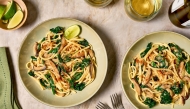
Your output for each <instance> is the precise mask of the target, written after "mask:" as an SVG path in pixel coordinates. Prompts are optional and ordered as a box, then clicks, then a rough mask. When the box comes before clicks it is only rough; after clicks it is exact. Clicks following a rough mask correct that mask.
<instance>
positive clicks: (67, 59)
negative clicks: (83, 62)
mask: <svg viewBox="0 0 190 109" xmlns="http://www.w3.org/2000/svg"><path fill="white" fill-rule="evenodd" d="M70 61H71V57H69V56H68V55H67V56H65V57H64V59H63V62H70Z"/></svg>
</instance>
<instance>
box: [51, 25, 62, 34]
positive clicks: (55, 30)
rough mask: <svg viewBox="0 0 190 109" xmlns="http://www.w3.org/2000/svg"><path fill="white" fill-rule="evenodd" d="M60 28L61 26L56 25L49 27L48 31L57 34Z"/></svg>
mask: <svg viewBox="0 0 190 109" xmlns="http://www.w3.org/2000/svg"><path fill="white" fill-rule="evenodd" d="M61 30H63V27H60V26H57V27H55V28H51V29H50V31H51V32H53V33H55V34H57V33H59V32H60V31H61Z"/></svg>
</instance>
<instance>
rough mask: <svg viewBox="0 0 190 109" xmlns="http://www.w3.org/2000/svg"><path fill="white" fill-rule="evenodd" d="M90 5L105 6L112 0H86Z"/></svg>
mask: <svg viewBox="0 0 190 109" xmlns="http://www.w3.org/2000/svg"><path fill="white" fill-rule="evenodd" d="M85 1H86V2H87V3H88V4H89V5H91V6H94V7H105V6H107V5H108V4H110V3H111V2H112V0H85Z"/></svg>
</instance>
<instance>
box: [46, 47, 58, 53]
mask: <svg viewBox="0 0 190 109" xmlns="http://www.w3.org/2000/svg"><path fill="white" fill-rule="evenodd" d="M58 50H59V49H58V47H56V48H53V49H51V50H50V51H49V52H48V53H57V52H58Z"/></svg>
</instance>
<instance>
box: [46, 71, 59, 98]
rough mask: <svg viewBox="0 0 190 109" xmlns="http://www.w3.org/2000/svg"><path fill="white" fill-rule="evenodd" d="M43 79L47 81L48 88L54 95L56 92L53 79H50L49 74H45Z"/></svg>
mask: <svg viewBox="0 0 190 109" xmlns="http://www.w3.org/2000/svg"><path fill="white" fill-rule="evenodd" d="M45 77H46V78H47V80H48V81H49V83H50V88H51V90H52V93H53V94H54V95H55V93H56V90H55V89H56V87H55V84H54V82H53V79H52V77H51V75H50V74H49V73H47V74H45Z"/></svg>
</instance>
